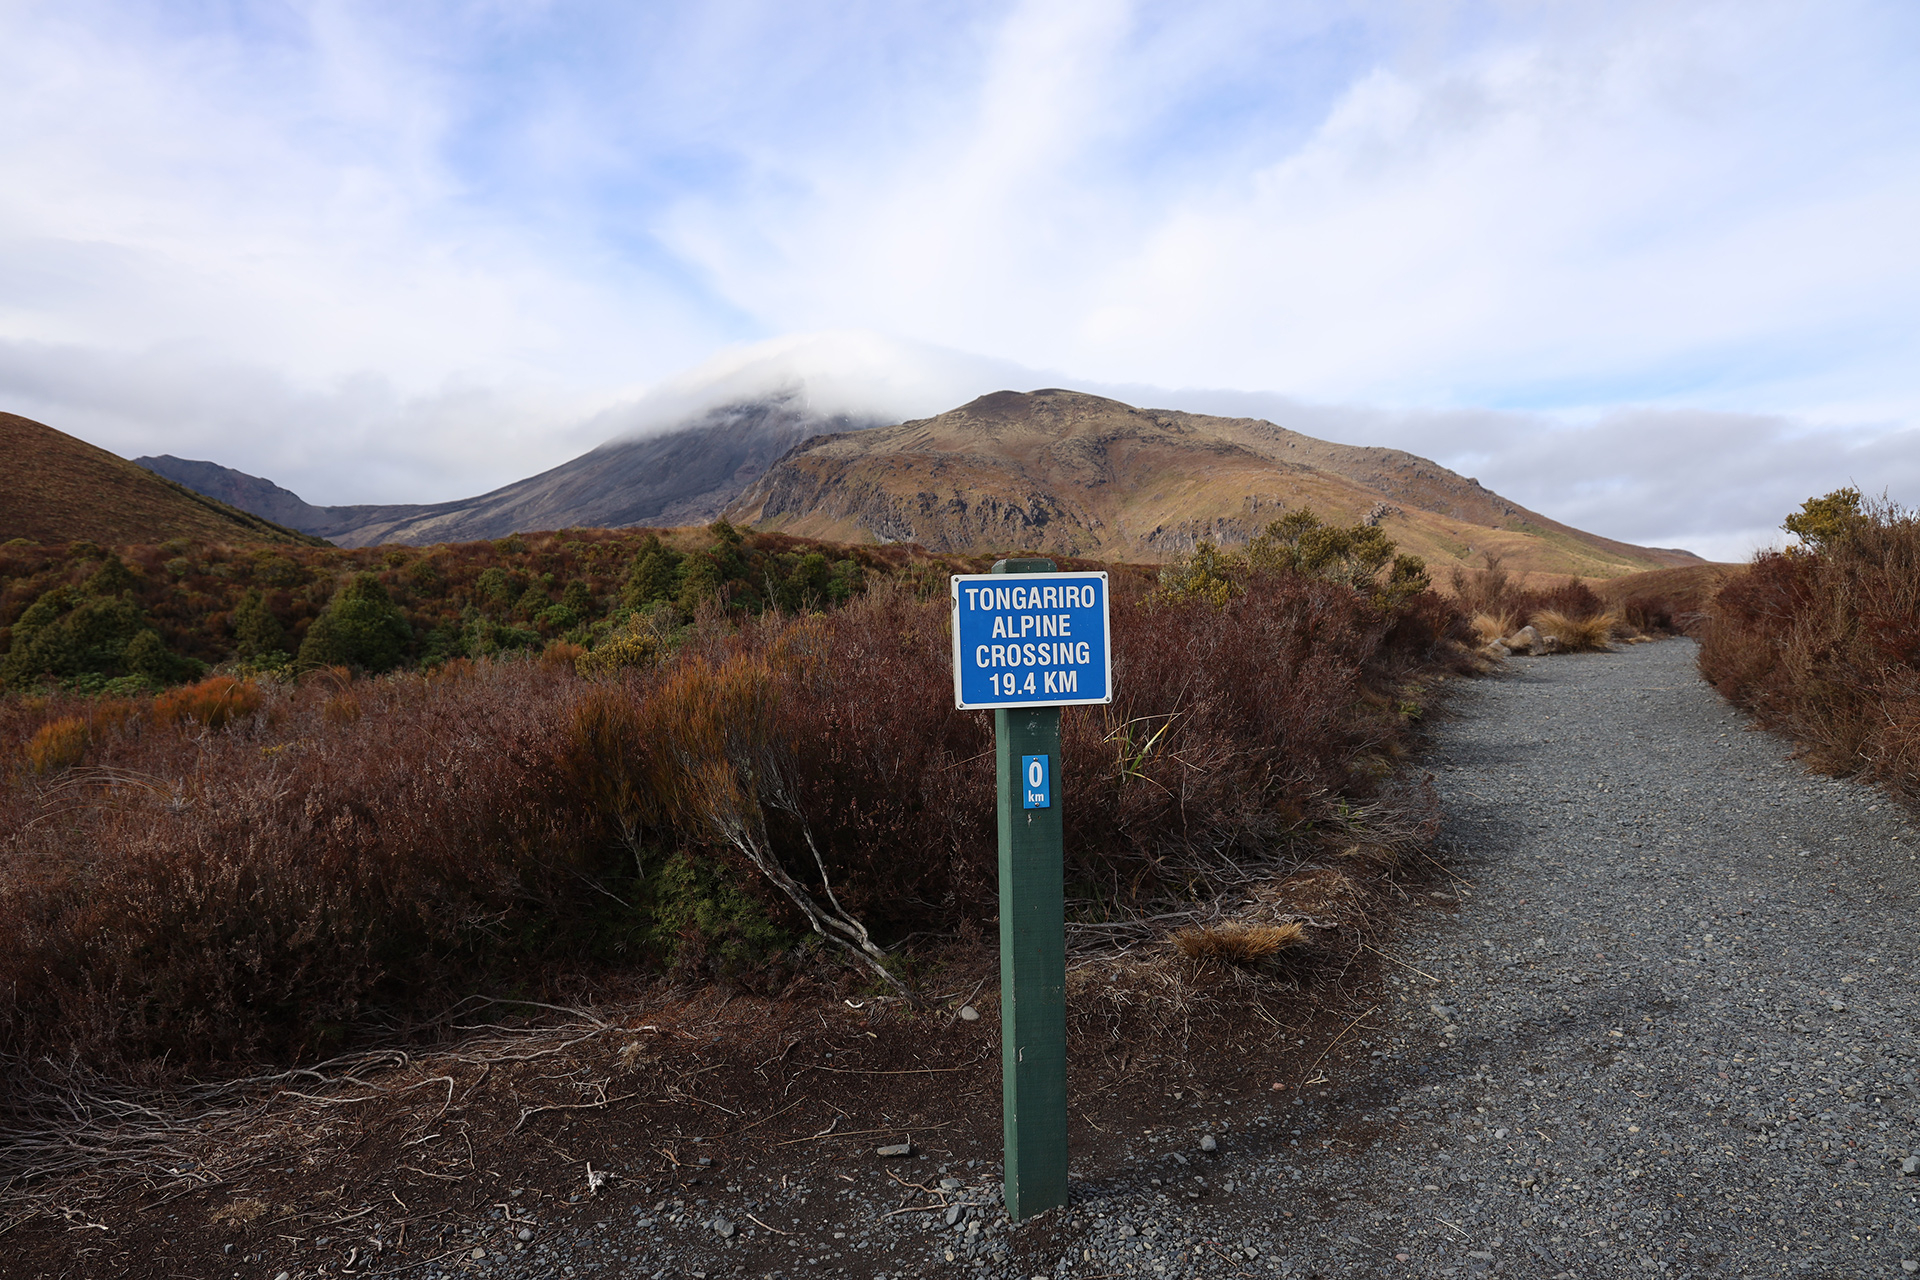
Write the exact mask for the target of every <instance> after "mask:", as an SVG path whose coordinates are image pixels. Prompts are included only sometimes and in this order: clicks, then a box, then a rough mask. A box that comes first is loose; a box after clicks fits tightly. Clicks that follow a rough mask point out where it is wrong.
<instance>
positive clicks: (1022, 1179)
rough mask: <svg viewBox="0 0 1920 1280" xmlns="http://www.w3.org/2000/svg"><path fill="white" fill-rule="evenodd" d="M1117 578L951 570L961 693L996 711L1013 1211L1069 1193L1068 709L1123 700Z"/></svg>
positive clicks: (1015, 569)
mask: <svg viewBox="0 0 1920 1280" xmlns="http://www.w3.org/2000/svg"><path fill="white" fill-rule="evenodd" d="M1108 634H1109V628H1108V626H1107V575H1106V574H1104V573H1059V572H1056V571H1055V569H1054V563H1053V561H1051V560H1039V559H1031V560H1002V561H1000V562H999V563H998V564H996V565H994V566H993V572H992V573H990V574H955V575H954V578H953V700H954V704H955V705H956V706H959V707H961V708H978V709H991V710H992V711H993V748H994V750H993V754H994V772H995V776H996V779H997V781H998V784H999V802H998V809H999V828H1000V1069H1001V1070H1000V1074H1001V1090H1002V1094H1003V1097H1004V1102H1005V1106H1004V1114H1005V1117H1006V1200H1007V1215H1008V1216H1009V1217H1011V1218H1012V1219H1014V1221H1016V1222H1017V1221H1019V1220H1020V1219H1022V1218H1030V1217H1032V1216H1033V1215H1034V1214H1036V1213H1039V1212H1040V1211H1041V1210H1042V1209H1050V1208H1053V1207H1054V1206H1056V1205H1064V1204H1066V1202H1067V999H1066V988H1067V941H1066V933H1067V930H1066V893H1065V885H1064V882H1063V858H1062V849H1061V817H1060V815H1061V807H1062V802H1063V800H1064V799H1065V797H1064V796H1062V795H1060V794H1059V789H1058V783H1057V779H1058V778H1059V776H1060V708H1061V707H1063V706H1081V705H1086V704H1088V703H1104V702H1111V701H1113V654H1112V649H1111V646H1110V645H1109V644H1108V642H1107V638H1108Z"/></svg>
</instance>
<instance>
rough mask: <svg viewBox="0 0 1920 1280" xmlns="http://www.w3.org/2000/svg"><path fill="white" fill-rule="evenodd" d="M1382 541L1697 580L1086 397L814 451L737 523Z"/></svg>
mask: <svg viewBox="0 0 1920 1280" xmlns="http://www.w3.org/2000/svg"><path fill="white" fill-rule="evenodd" d="M1299 507H1309V508H1312V509H1313V510H1314V511H1315V512H1316V513H1318V514H1319V515H1320V516H1321V518H1322V519H1325V520H1328V521H1330V522H1337V523H1352V522H1355V521H1360V520H1366V521H1368V522H1370V523H1379V524H1382V525H1384V526H1385V527H1386V528H1387V530H1388V531H1389V532H1390V533H1391V535H1392V536H1393V538H1394V539H1395V541H1396V542H1398V543H1399V544H1400V546H1401V548H1402V549H1403V550H1406V551H1411V552H1413V553H1414V554H1416V555H1420V556H1423V557H1425V558H1426V560H1427V562H1428V563H1429V564H1430V565H1433V566H1435V567H1439V568H1445V567H1446V566H1449V565H1457V564H1458V565H1464V564H1474V565H1477V564H1479V563H1481V561H1482V559H1483V557H1484V556H1486V555H1487V554H1489V553H1491V554H1494V555H1498V556H1500V557H1502V558H1503V560H1504V561H1505V563H1506V565H1507V567H1508V568H1509V569H1510V570H1514V571H1518V572H1523V573H1524V572H1542V573H1555V574H1578V575H1580V576H1583V577H1597V578H1606V577H1614V576H1616V575H1618V574H1622V573H1628V572H1633V571H1637V570H1645V569H1656V568H1664V567H1668V566H1674V565H1683V564H1698V563H1701V561H1700V559H1699V557H1697V556H1695V555H1693V554H1692V553H1691V552H1686V551H1673V550H1664V549H1659V548H1651V547H1636V546H1633V545H1631V544H1628V543H1623V542H1616V541H1613V540H1612V539H1608V538H1602V537H1598V536H1596V535H1593V534H1590V533H1584V532H1582V531H1580V530H1578V529H1574V528H1571V527H1569V526H1567V525H1563V524H1560V523H1558V522H1557V521H1554V520H1549V519H1548V518H1547V517H1545V516H1543V515H1540V514H1538V513H1536V512H1533V511H1528V510H1527V509H1525V508H1524V507H1521V506H1519V505H1517V504H1516V503H1513V502H1510V501H1508V500H1507V499H1505V498H1502V497H1501V496H1500V495H1499V494H1497V493H1494V492H1492V491H1491V490H1489V489H1487V488H1485V487H1484V486H1482V485H1481V484H1480V483H1479V482H1478V481H1477V480H1471V479H1468V478H1466V477H1463V476H1460V475H1457V474H1455V473H1454V472H1452V471H1449V470H1447V469H1446V468H1445V467H1442V466H1440V465H1439V464H1438V463H1435V462H1431V461H1429V460H1427V459H1425V458H1421V457H1416V456H1415V455H1413V454H1410V453H1405V452H1402V451H1400V450H1397V449H1377V448H1361V447H1356V446H1351V445H1341V444H1333V443H1330V442H1328V441H1325V440H1317V439H1314V438H1313V437H1311V436H1305V435H1301V434H1300V433H1298V432H1295V431H1288V430H1286V429H1285V428H1283V427H1278V426H1275V425H1274V424H1273V423H1271V422H1266V421H1262V420H1260V419H1255V418H1217V417H1208V416H1205V415H1201V414H1191V413H1181V412H1177V411H1174V410H1168V409H1137V408H1134V407H1133V406H1131V405H1126V404H1122V403H1121V402H1119V401H1117V400H1109V399H1106V398H1104V397H1101V396H1093V395H1086V394H1083V393H1080V392H1075V391H1063V390H1057V389H1054V390H1045V391H1034V392H1030V393H1020V392H1013V391H998V392H994V393H993V394H991V395H986V396H981V397H980V398H979V399H977V400H974V401H972V402H971V403H969V404H966V405H963V406H962V407H960V408H958V409H954V410H952V411H950V412H947V413H943V414H940V415H938V416H937V417H932V418H925V419H920V420H917V421H913V422H903V423H900V424H899V425H897V426H890V427H880V428H875V429H872V430H867V431H858V432H842V433H837V434H833V435H824V436H817V437H815V438H813V439H810V440H807V441H805V442H804V443H802V444H800V445H798V446H797V447H796V448H794V449H793V450H792V451H791V452H789V453H788V454H787V455H786V456H785V457H783V458H781V459H780V460H779V461H778V462H776V463H775V464H774V465H773V466H772V467H771V468H769V469H768V471H767V472H766V474H764V475H762V476H761V477H759V478H758V479H757V480H755V481H754V482H753V484H752V485H751V486H750V487H748V488H747V490H746V492H744V493H743V494H742V495H741V496H740V497H739V499H738V500H736V501H735V502H733V503H732V504H731V505H730V506H729V507H728V508H727V511H726V514H727V516H728V518H729V519H731V520H733V521H734V522H736V523H745V524H751V525H753V526H754V527H756V528H761V529H768V530H776V531H780V532H785V533H791V534H795V535H798V536H804V537H816V538H833V539H840V540H845V541H860V540H863V539H877V540H879V541H883V542H917V543H919V544H921V545H922V546H924V547H926V548H927V549H928V550H930V551H1001V550H1013V549H1016V548H1019V549H1024V550H1032V551H1037V552H1045V553H1054V554H1060V555H1074V556H1086V557H1091V558H1096V559H1111V560H1133V561H1139V560H1145V561H1158V560H1167V559H1170V558H1173V557H1175V556H1178V555H1181V554H1184V553H1185V552H1187V551H1190V550H1192V548H1193V546H1194V545H1195V544H1196V543H1197V542H1199V541H1200V540H1202V539H1211V540H1213V541H1215V542H1217V543H1220V544H1222V545H1227V546H1232V545H1235V544H1238V543H1242V542H1245V541H1246V540H1247V539H1248V538H1249V537H1250V536H1251V535H1252V534H1253V533H1255V532H1257V531H1258V530H1259V529H1260V528H1262V527H1264V526H1265V525H1266V524H1267V523H1268V522H1269V521H1271V520H1273V519H1275V518H1277V517H1278V516H1280V515H1281V514H1282V513H1284V512H1285V511H1287V510H1289V509H1291V508H1299Z"/></svg>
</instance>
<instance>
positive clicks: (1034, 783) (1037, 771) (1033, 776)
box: [1027, 760, 1047, 790]
mask: <svg viewBox="0 0 1920 1280" xmlns="http://www.w3.org/2000/svg"><path fill="white" fill-rule="evenodd" d="M1046 771H1047V767H1046V765H1044V764H1042V763H1041V762H1040V761H1038V760H1034V761H1032V762H1031V763H1029V764H1028V765H1027V785H1028V786H1030V787H1032V788H1034V789H1035V790H1038V789H1039V787H1040V784H1041V783H1043V782H1045V781H1046V780H1047V772H1046Z"/></svg>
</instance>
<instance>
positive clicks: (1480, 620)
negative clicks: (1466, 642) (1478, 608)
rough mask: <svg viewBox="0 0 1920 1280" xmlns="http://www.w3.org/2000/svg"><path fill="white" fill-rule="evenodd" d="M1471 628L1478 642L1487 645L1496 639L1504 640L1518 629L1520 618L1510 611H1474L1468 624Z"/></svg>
mask: <svg viewBox="0 0 1920 1280" xmlns="http://www.w3.org/2000/svg"><path fill="white" fill-rule="evenodd" d="M1468 625H1469V626H1471V627H1472V628H1473V636H1474V639H1475V640H1476V641H1478V642H1479V643H1480V644H1483V645H1488V644H1492V643H1494V642H1495V641H1496V640H1504V639H1505V638H1506V637H1508V636H1510V635H1512V634H1513V633H1514V632H1515V631H1518V630H1519V629H1520V620H1519V619H1518V618H1516V617H1515V616H1514V615H1513V614H1511V613H1500V614H1493V613H1476V614H1474V615H1473V621H1472V622H1470V623H1469V624H1468Z"/></svg>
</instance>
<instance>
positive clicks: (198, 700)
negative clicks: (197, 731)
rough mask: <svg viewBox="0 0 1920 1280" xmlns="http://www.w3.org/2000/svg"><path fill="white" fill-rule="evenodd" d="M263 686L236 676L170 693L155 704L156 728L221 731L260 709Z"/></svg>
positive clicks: (211, 678) (171, 690)
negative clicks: (189, 726)
mask: <svg viewBox="0 0 1920 1280" xmlns="http://www.w3.org/2000/svg"><path fill="white" fill-rule="evenodd" d="M261 697H262V695H261V692H260V686H259V685H258V684H256V683H255V682H254V681H252V680H236V679H234V678H233V677H232V676H209V677H207V678H206V679H205V680H202V681H200V682H199V683H197V684H190V685H185V686H183V687H181V688H178V689H170V690H168V691H167V692H166V693H163V694H160V695H159V696H158V697H156V698H155V699H154V700H153V710H152V711H151V712H150V715H151V716H152V718H153V722H154V723H155V724H165V725H182V724H189V723H190V724H197V725H200V726H202V727H204V728H208V729H220V728H224V727H225V726H226V725H228V724H230V723H232V722H233V721H235V720H238V719H242V718H244V717H246V716H250V715H252V714H253V713H254V712H256V711H258V710H259V709H260V702H261Z"/></svg>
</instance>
